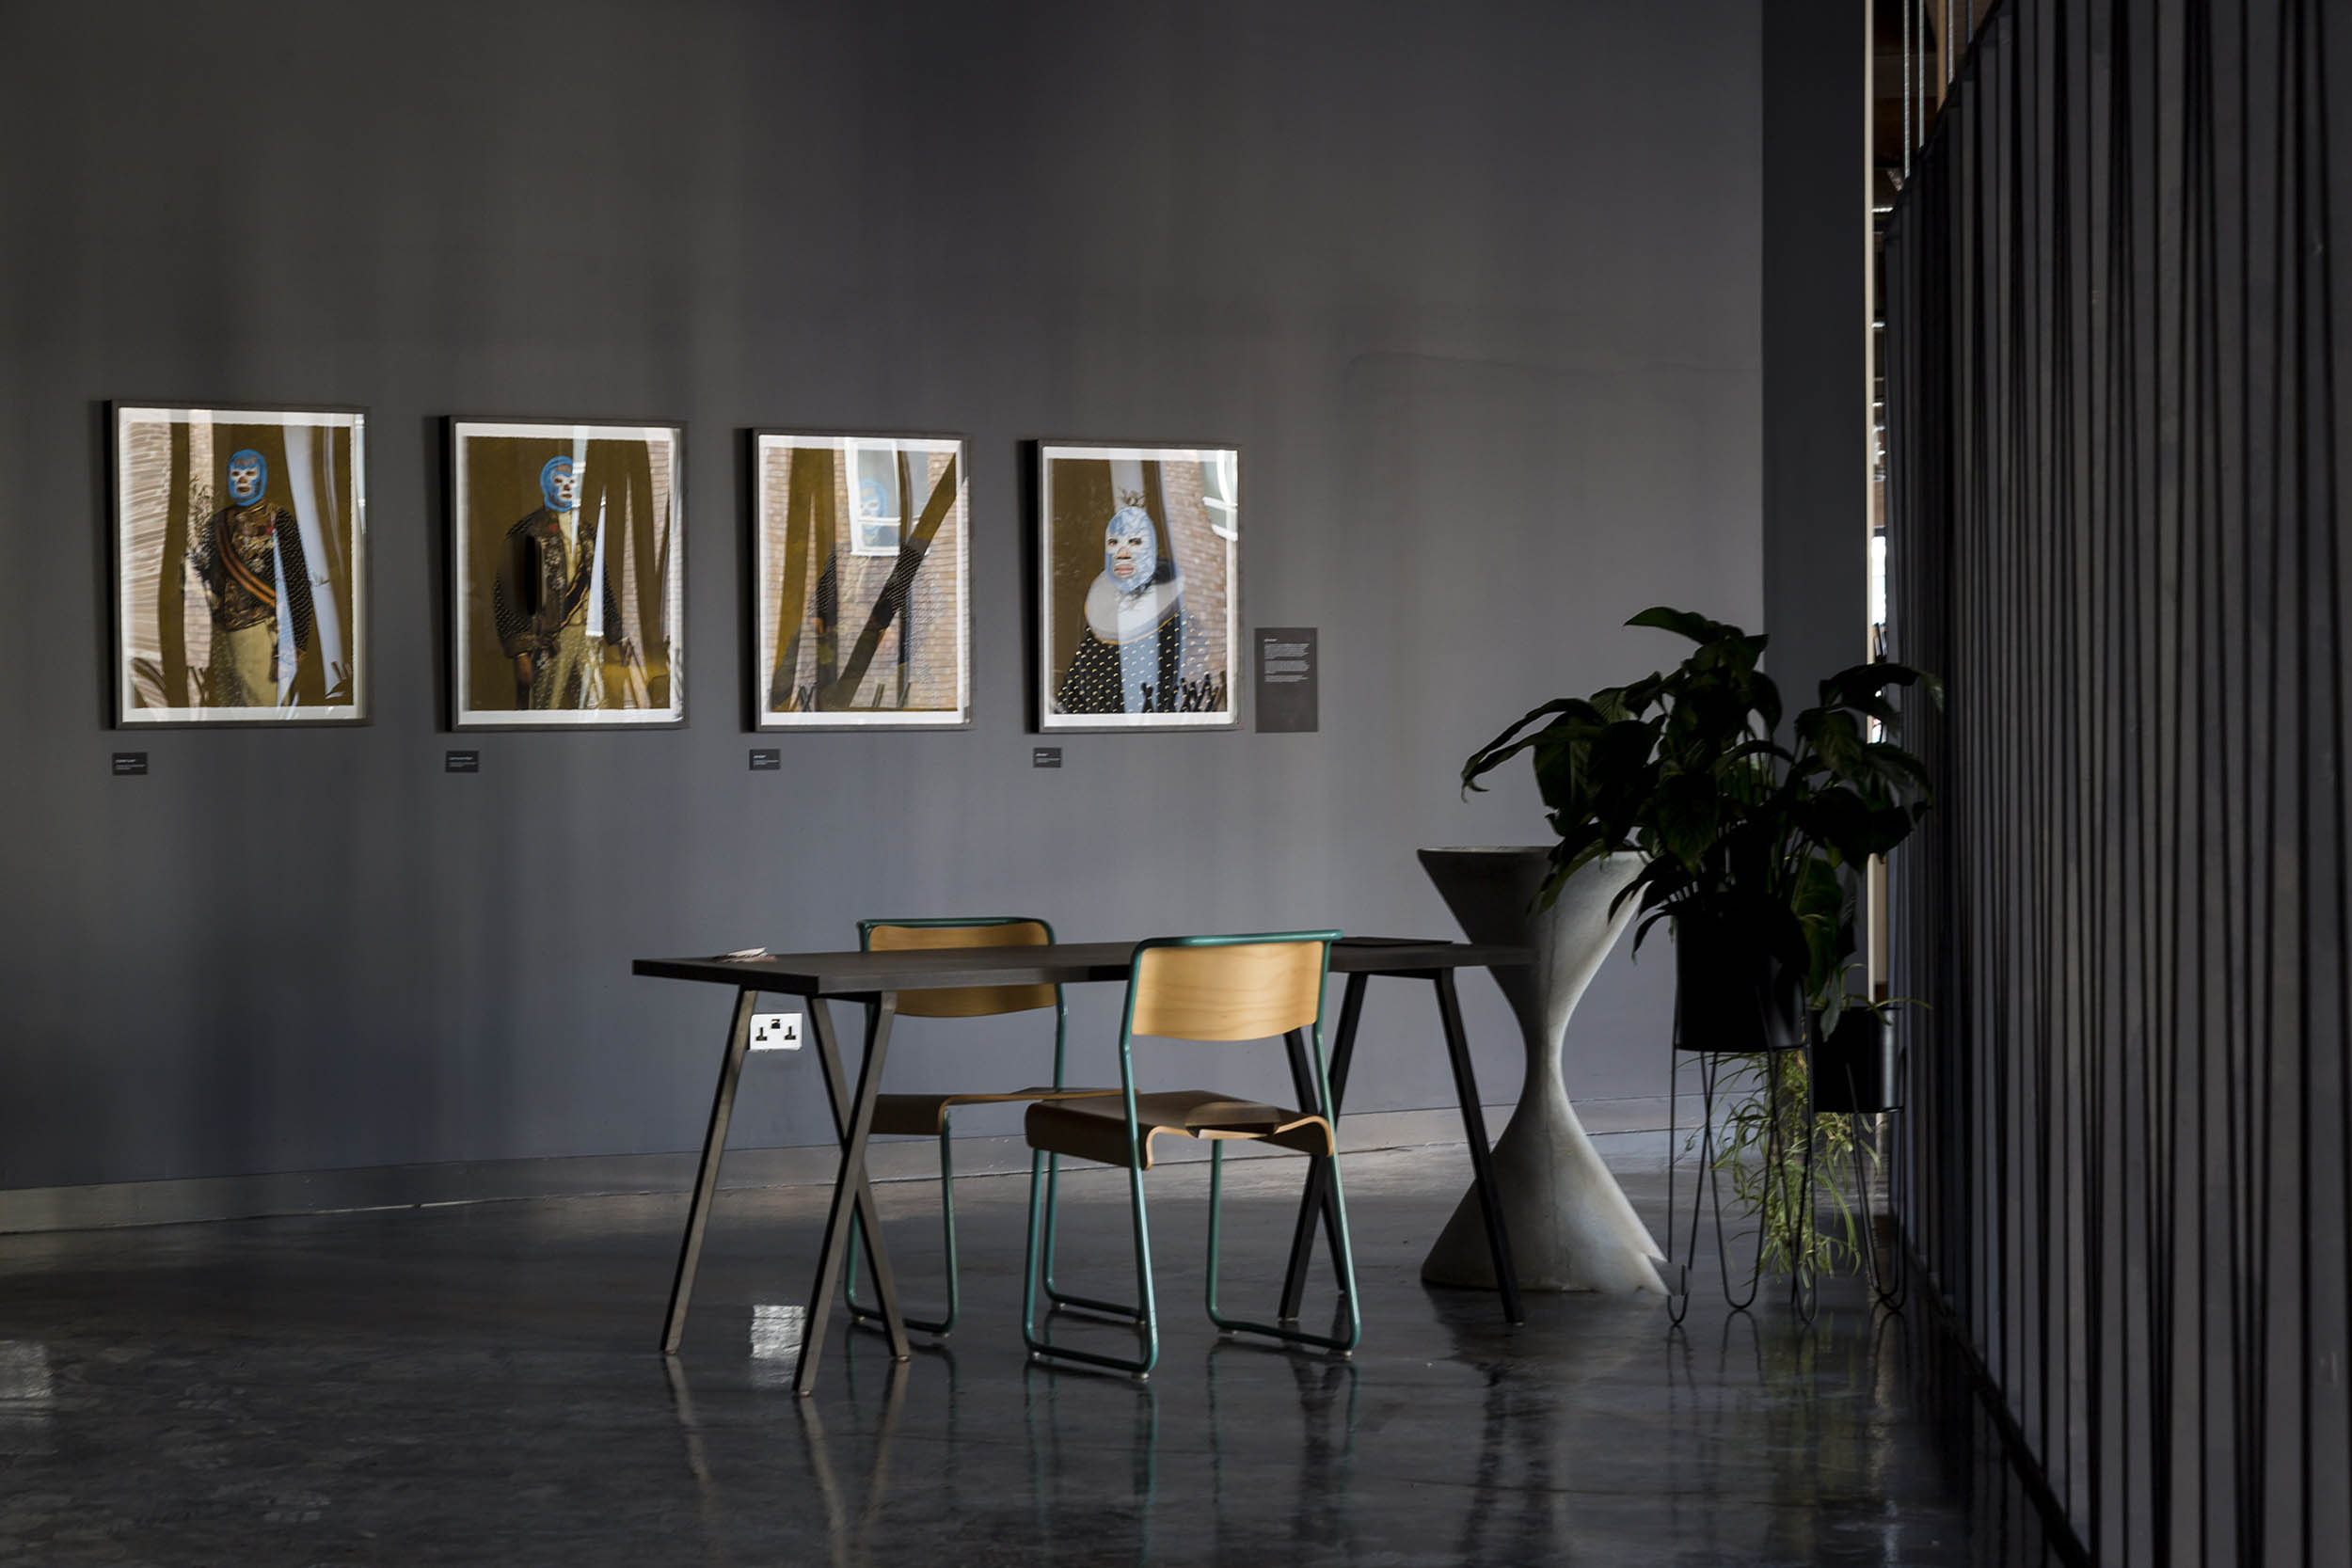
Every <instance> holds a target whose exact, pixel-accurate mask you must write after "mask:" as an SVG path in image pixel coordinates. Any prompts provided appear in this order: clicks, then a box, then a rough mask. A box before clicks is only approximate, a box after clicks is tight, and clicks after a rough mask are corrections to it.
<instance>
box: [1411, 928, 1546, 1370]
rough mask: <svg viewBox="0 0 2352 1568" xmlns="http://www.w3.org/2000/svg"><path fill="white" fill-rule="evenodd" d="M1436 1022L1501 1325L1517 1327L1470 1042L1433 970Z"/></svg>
mask: <svg viewBox="0 0 2352 1568" xmlns="http://www.w3.org/2000/svg"><path fill="white" fill-rule="evenodd" d="M1434 978H1435V979H1436V981H1437V985H1438V1019H1439V1020H1440V1022H1443V1024H1444V1026H1445V1053H1446V1055H1447V1056H1448V1057H1449V1058H1451V1059H1452V1061H1453V1063H1454V1095H1455V1097H1456V1098H1457V1099H1459V1100H1460V1101H1461V1102H1462V1132H1463V1133H1464V1134H1465V1135H1466V1136H1467V1138H1468V1139H1469V1142H1470V1173H1471V1176H1472V1177H1473V1179H1474V1180H1475V1181H1476V1183H1477V1187H1478V1212H1479V1215H1480V1217H1481V1218H1483V1219H1484V1220H1485V1221H1486V1250H1487V1252H1488V1254H1489V1255H1490V1256H1491V1257H1492V1258H1493V1259H1494V1265H1495V1288H1496V1290H1497V1291H1500V1292H1501V1293H1502V1316H1503V1318H1504V1320H1505V1321H1507V1322H1510V1323H1525V1322H1526V1321H1527V1314H1526V1312H1525V1311H1524V1310H1522V1309H1521V1307H1520V1306H1519V1276H1518V1269H1516V1268H1515V1267H1514V1266H1513V1265H1512V1262H1511V1238H1510V1235H1509V1233H1508V1232H1507V1230H1506V1229H1505V1227H1504V1225H1503V1220H1502V1193H1501V1192H1500V1191H1498V1190H1497V1188H1496V1186H1495V1164H1494V1154H1493V1151H1492V1150H1491V1149H1489V1148H1487V1146H1486V1107H1485V1106H1484V1105H1482V1104H1480V1103H1479V1100H1478V1075H1477V1073H1476V1071H1475V1070H1473V1069H1472V1068H1471V1066H1470V1041H1469V1039H1468V1038H1467V1037H1465V1036H1464V1035H1463V1032H1462V1001H1461V998H1460V997H1459V996H1458V995H1456V994H1455V992H1454V971H1452V970H1450V969H1441V970H1438V972H1437V974H1436V975H1435V976H1434Z"/></svg>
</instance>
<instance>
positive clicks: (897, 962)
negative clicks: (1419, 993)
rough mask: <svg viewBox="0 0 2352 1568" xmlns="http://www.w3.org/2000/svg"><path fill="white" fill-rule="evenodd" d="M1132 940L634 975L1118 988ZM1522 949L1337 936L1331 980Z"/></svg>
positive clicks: (798, 983) (824, 988)
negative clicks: (1093, 984)
mask: <svg viewBox="0 0 2352 1568" xmlns="http://www.w3.org/2000/svg"><path fill="white" fill-rule="evenodd" d="M1135 951H1136V944H1135V943H1134V942H1054V943H1052V944H1050V945H1047V946H1036V947H908V948H899V949H897V950H895V951H892V952H886V953H859V952H854V951H853V952H846V953H771V954H770V955H769V956H768V957H766V958H752V959H733V958H640V959H638V960H637V962H636V964H635V965H634V966H633V972H634V973H636V974H643V975H647V976H650V977H651V978H654V979H659V980H703V981H708V982H711V983H713V984H717V985H724V986H743V987H751V988H753V989H755V990H763V991H773V992H775V993H777V994H778V995H783V996H866V995H871V994H873V993H875V992H877V991H899V990H931V989H934V988H941V987H950V986H1038V985H1081V984H1084V983H1086V982H1088V981H1108V982H1114V983H1120V984H1123V983H1125V981H1126V978H1127V973H1128V971H1129V969H1130V968H1131V967H1133V965H1134V962H1135ZM1533 960H1534V953H1532V952H1531V951H1530V950H1529V949H1527V948H1524V947H1512V946H1506V945H1503V944H1502V943H1498V942H1440V941H1435V940H1423V939H1422V938H1418V937H1343V938H1341V939H1340V940H1339V941H1338V942H1334V943H1333V944H1332V946H1331V973H1332V974H1429V973H1431V972H1434V971H1437V970H1441V969H1501V968H1508V967H1510V966H1513V965H1517V964H1525V963H1529V962H1532V961H1533Z"/></svg>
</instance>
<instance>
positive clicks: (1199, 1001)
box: [1021, 931, 1363, 1379]
mask: <svg viewBox="0 0 2352 1568" xmlns="http://www.w3.org/2000/svg"><path fill="white" fill-rule="evenodd" d="M1338 940H1339V933H1338V932H1337V931H1277V932H1269V933H1265V934H1262V935H1252V936H1229V937H1158V938H1154V939H1153V940H1152V941H1150V942H1140V943H1138V944H1137V945H1136V951H1135V963H1134V967H1133V969H1132V971H1131V972H1130V974H1129V976H1128V981H1127V1006H1126V1012H1125V1015H1124V1017H1123V1018H1122V1020H1121V1022H1120V1031H1119V1076H1120V1087H1119V1089H1118V1091H1117V1092H1118V1096H1119V1098H1118V1099H1117V1100H1112V1099H1111V1098H1109V1097H1108V1096H1106V1095H1097V1096H1093V1097H1089V1098H1088V1099H1082V1100H1056V1101H1040V1102H1038V1103H1036V1104H1033V1105H1031V1106H1030V1107H1029V1110H1028V1114H1027V1116H1026V1117H1025V1130H1026V1132H1027V1133H1028V1140H1029V1148H1030V1150H1031V1153H1030V1156H1029V1238H1028V1258H1027V1262H1026V1267H1025V1269H1024V1271H1023V1275H1022V1283H1021V1333H1022V1338H1023V1339H1024V1340H1025V1342H1026V1343H1027V1345H1028V1347H1029V1353H1030V1354H1031V1355H1032V1356H1033V1357H1036V1358H1039V1359H1046V1358H1053V1359H1058V1360H1068V1361H1077V1362H1083V1363H1086V1364H1088V1365H1090V1366H1096V1367H1106V1368H1109V1369H1111V1370H1115V1371H1123V1372H1131V1373H1133V1374H1134V1375H1135V1376H1136V1378H1137V1379H1146V1378H1149V1377H1150V1376H1151V1375H1152V1367H1153V1366H1154V1365H1155V1364H1156V1363H1157V1362H1158V1360H1159V1354H1160V1336H1159V1321H1158V1315H1157V1310H1156V1307H1155V1304H1154V1301H1153V1296H1152V1238H1151V1229H1150V1227H1149V1225H1148V1223H1147V1221H1146V1219H1145V1215H1144V1203H1143V1173H1144V1172H1145V1171H1147V1170H1149V1169H1151V1168H1152V1142H1153V1140H1154V1139H1156V1138H1157V1137H1159V1136H1160V1134H1162V1133H1168V1132H1172V1133H1178V1134H1181V1135H1183V1136H1184V1137H1188V1138H1201V1139H1206V1140H1208V1143H1209V1278H1208V1308H1209V1321H1210V1322H1211V1323H1215V1324H1216V1326H1217V1327H1218V1328H1219V1329H1222V1330H1223V1331H1225V1332H1226V1333H1228V1334H1237V1333H1248V1334H1263V1335H1266V1336H1268V1337H1269V1338H1276V1339H1280V1340H1283V1341H1285V1342H1287V1343H1290V1344H1297V1345H1312V1346H1315V1347H1317V1348H1319V1349H1323V1350H1329V1351H1336V1352H1337V1353H1339V1354H1341V1355H1342V1356H1346V1355H1349V1354H1353V1353H1354V1351H1355V1349H1356V1345H1357V1341H1358V1340H1359V1339H1360V1338H1362V1335H1363V1323H1362V1318H1361V1314H1360V1312H1359V1309H1358V1307H1357V1298H1356V1265H1355V1259H1354V1256H1353V1251H1352V1249H1351V1247H1350V1245H1349V1243H1348V1236H1347V1204H1346V1200H1345V1198H1344V1197H1343V1196H1342V1194H1341V1190H1340V1170H1339V1139H1338V1133H1337V1131H1336V1126H1335V1123H1336V1113H1335V1112H1334V1111H1333V1109H1332V1103H1331V1085H1330V1080H1329V1078H1328V1076H1327V1073H1326V1070H1325V1067H1324V1057H1323V986H1324V978H1325V975H1326V974H1327V971H1328V969H1329V967H1330V959H1331V943H1332V942H1336V941H1338ZM1137 1035H1152V1036H1159V1037H1168V1038H1174V1039H1190V1040H1263V1039H1269V1038H1273V1037H1281V1038H1282V1039H1283V1040H1284V1042H1285V1044H1286V1045H1287V1046H1289V1047H1290V1048H1291V1049H1292V1050H1293V1051H1294V1052H1296V1053H1307V1052H1308V1051H1309V1048H1310V1047H1311V1057H1310V1059H1311V1062H1312V1064H1313V1069H1314V1092H1315V1097H1316V1104H1315V1105H1314V1106H1313V1107H1311V1108H1310V1109H1307V1110H1303V1111H1294V1110H1286V1109H1284V1108H1282V1107H1280V1106H1276V1105H1263V1104H1260V1103H1258V1102H1257V1101H1248V1100H1235V1099H1232V1098H1231V1097H1229V1096H1225V1095H1220V1094H1216V1093H1215V1092H1213V1091H1211V1090H1207V1089H1184V1090H1178V1091H1174V1092H1171V1093H1162V1094H1138V1093H1136V1071H1135V1037H1136V1036H1137ZM1237 1138H1248V1139H1253V1140H1256V1141H1259V1142H1263V1143H1271V1144H1275V1145H1278V1146H1279V1147H1281V1148H1289V1149H1295V1150H1296V1151H1297V1152H1299V1153H1301V1154H1305V1155H1307V1156H1309V1157H1310V1158H1311V1159H1316V1160H1322V1161H1327V1162H1328V1164H1327V1167H1326V1168H1327V1171H1328V1173H1329V1176H1330V1190H1331V1197H1332V1206H1333V1213H1334V1214H1335V1216H1336V1218H1337V1221H1338V1223H1337V1225H1336V1227H1334V1228H1335V1230H1336V1233H1337V1234H1336V1236H1335V1239H1334V1246H1335V1250H1336V1252H1337V1258H1336V1261H1337V1263H1338V1265H1339V1276H1340V1292H1341V1300H1342V1301H1343V1303H1344V1304H1345V1307H1346V1315H1347V1316H1346V1322H1347V1330H1346V1332H1345V1333H1344V1334H1343V1335H1337V1336H1324V1335H1317V1334H1309V1333H1305V1332H1302V1331H1301V1330H1299V1329H1296V1328H1291V1327H1285V1326H1282V1325H1280V1324H1277V1323H1255V1322H1252V1321H1250V1320H1248V1319H1245V1318H1231V1317H1227V1316H1226V1315H1225V1314H1224V1313H1223V1312H1221V1311H1220V1310H1219V1309H1218V1307H1217V1261H1218V1240H1219V1220H1220V1216H1221V1213H1222V1208H1223V1200H1224V1183H1225V1145H1226V1144H1227V1143H1228V1142H1230V1141H1232V1140H1233V1139H1237ZM1065 1155H1067V1156H1069V1157H1070V1158H1073V1159H1080V1160H1092V1161H1095V1162H1098V1163H1100V1164H1108V1165H1122V1166H1124V1167H1125V1168H1126V1170H1127V1179H1128V1188H1129V1191H1130V1194H1131V1196H1132V1198H1133V1202H1134V1211H1135V1243H1136V1289H1137V1295H1138V1298H1139V1305H1137V1306H1136V1307H1108V1308H1104V1307H1102V1306H1101V1304H1098V1303H1092V1302H1086V1301H1075V1298H1071V1297H1067V1296H1059V1297H1056V1296H1055V1293H1054V1290H1053V1271H1054V1242H1055V1235H1054V1225H1053V1220H1052V1213H1051V1207H1050V1205H1051V1201H1052V1193H1053V1190H1054V1184H1055V1181H1056V1179H1057V1177H1058V1175H1059V1172H1060V1166H1061V1160H1062V1158H1063V1157H1064V1156H1065ZM1041 1206H1043V1207H1042V1208H1041ZM1041 1280H1042V1281H1043V1282H1044V1285H1045V1287H1046V1293H1047V1294H1048V1296H1049V1297H1054V1299H1057V1300H1058V1301H1062V1302H1065V1303H1068V1302H1072V1301H1075V1304H1076V1305H1079V1306H1084V1307H1094V1308H1095V1309H1097V1310H1109V1311H1112V1312H1114V1313H1116V1314H1118V1315H1120V1316H1123V1317H1127V1318H1131V1319H1133V1320H1134V1321H1135V1322H1136V1324H1137V1326H1138V1327H1139V1328H1140V1329H1141V1331H1142V1335H1143V1354H1142V1355H1141V1356H1140V1357H1139V1358H1137V1359H1134V1360H1129V1359H1126V1358H1124V1357H1120V1356H1114V1355H1103V1354H1096V1353H1095V1352H1092V1351H1086V1350H1079V1349H1077V1348H1075V1347H1074V1346H1069V1345H1057V1344H1055V1343H1054V1342H1053V1341H1052V1340H1050V1339H1048V1338H1044V1337H1043V1336H1042V1335H1041V1333H1040V1332H1039V1329H1038V1321H1037V1297H1038V1286H1039V1283H1040V1281H1041Z"/></svg>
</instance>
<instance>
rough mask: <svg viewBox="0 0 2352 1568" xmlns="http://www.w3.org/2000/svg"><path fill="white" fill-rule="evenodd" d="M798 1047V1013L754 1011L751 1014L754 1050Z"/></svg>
mask: <svg viewBox="0 0 2352 1568" xmlns="http://www.w3.org/2000/svg"><path fill="white" fill-rule="evenodd" d="M800 1048H801V1015H800V1014H798V1013H754V1014H753V1015H752V1049H753V1050H754V1051H798V1050H799V1049H800Z"/></svg>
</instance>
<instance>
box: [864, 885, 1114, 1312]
mask: <svg viewBox="0 0 2352 1568" xmlns="http://www.w3.org/2000/svg"><path fill="white" fill-rule="evenodd" d="M857 936H858V947H859V949H860V950H861V951H864V952H868V953H871V952H889V951H897V950H904V949H907V948H939V947H1033V946H1046V945H1050V944H1051V943H1052V942H1053V941H1054V927H1052V926H1050V925H1048V924H1047V923H1046V922H1044V921H1042V920H1038V919H1034V918H1032V917H1030V916H1027V915H981V916H977V917H972V918H950V919H945V920H861V921H859V922H858V923H857ZM1041 1007H1051V1008H1053V1009H1054V1081H1053V1083H1052V1085H1046V1086H1040V1085H1032V1086H1030V1087H1028V1088H1025V1089H1014V1090H1011V1091H1009V1092H1007V1093H1001V1094H989V1093H950V1094H884V1095H877V1096H876V1097H875V1099H874V1131H875V1132H882V1133H893V1134H907V1135H912V1136H915V1137H936V1138H937V1139H938V1140H939V1212H940V1220H941V1224H942V1226H943V1227H944V1229H945V1230H946V1252H947V1310H946V1314H945V1315H944V1316H942V1317H939V1318H936V1319H930V1320H925V1319H920V1318H913V1317H910V1318H908V1319H907V1320H906V1325H907V1326H908V1327H909V1328H912V1329H916V1330H919V1331H921V1332H922V1333H925V1334H933V1335H937V1336H939V1337H940V1338H946V1336H947V1334H948V1332H949V1331H950V1330H951V1329H953V1328H954V1327H955V1326H956V1317H957V1314H958V1313H959V1311H961V1307H962V1299H963V1294H962V1289H961V1281H960V1279H959V1277H958V1272H957V1267H956V1173H955V1156H954V1153H953V1143H952V1133H951V1131H950V1128H949V1122H950V1120H951V1119H952V1117H953V1116H954V1114H955V1108H956V1107H957V1106H959V1105H987V1104H1004V1103H1007V1102H1010V1101H1051V1100H1062V1099H1076V1098H1083V1097H1085V1096H1089V1095H1104V1096H1108V1095H1115V1094H1117V1093H1118V1092H1119V1091H1118V1090H1117V1089H1067V1088H1064V1087H1062V1081H1061V1075H1062V1045H1063V1041H1064V1039H1065V1037H1066V1036H1067V1034H1068V1029H1069V1010H1068V1008H1067V1006H1065V1005H1064V1003H1063V1001H1062V990H1061V987H1059V986H971V987H962V988H958V989H954V990H910V991H903V992H901V993H900V994H899V997H898V1016H899V1017H900V1018H987V1017H992V1016H994V1015H996V1014H1000V1013H1019V1012H1030V1011H1034V1010H1036V1009H1038V1008H1041ZM1049 1209H1050V1198H1049ZM1049 1223H1050V1222H1049ZM865 1236H866V1226H865V1221H864V1220H863V1218H860V1219H859V1220H858V1221H857V1223H856V1224H855V1225H853V1226H852V1227H851V1228H850V1255H849V1260H848V1266H847V1267H846V1268H844V1269H843V1270H842V1290H843V1293H844V1295H845V1297H846V1299H847V1301H848V1303H849V1307H850V1318H851V1320H852V1321H854V1322H858V1323H877V1322H880V1321H881V1317H880V1314H879V1313H877V1312H876V1311H875V1310H874V1309H873V1308H871V1307H867V1306H866V1304H865V1303H863V1302H861V1301H859V1300H858V1299H857V1273H858V1250H859V1243H861V1242H862V1241H863V1240H864V1239H865ZM1046 1284H1047V1287H1048V1289H1049V1290H1050V1289H1051V1287H1052V1284H1053V1282H1052V1281H1051V1280H1050V1279H1049V1280H1047V1282H1046ZM1054 1299H1056V1300H1057V1301H1061V1302H1066V1303H1067V1304H1069V1305H1071V1306H1077V1307H1093V1308H1095V1309H1096V1310H1098V1311H1103V1310H1109V1311H1117V1310H1119V1308H1117V1307H1111V1306H1109V1305H1108V1304H1106V1303H1099V1302H1091V1301H1088V1300H1086V1299H1085V1298H1083V1297H1076V1296H1063V1295H1061V1294H1059V1293H1058V1292H1057V1293H1056V1295H1055V1298H1054Z"/></svg>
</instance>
